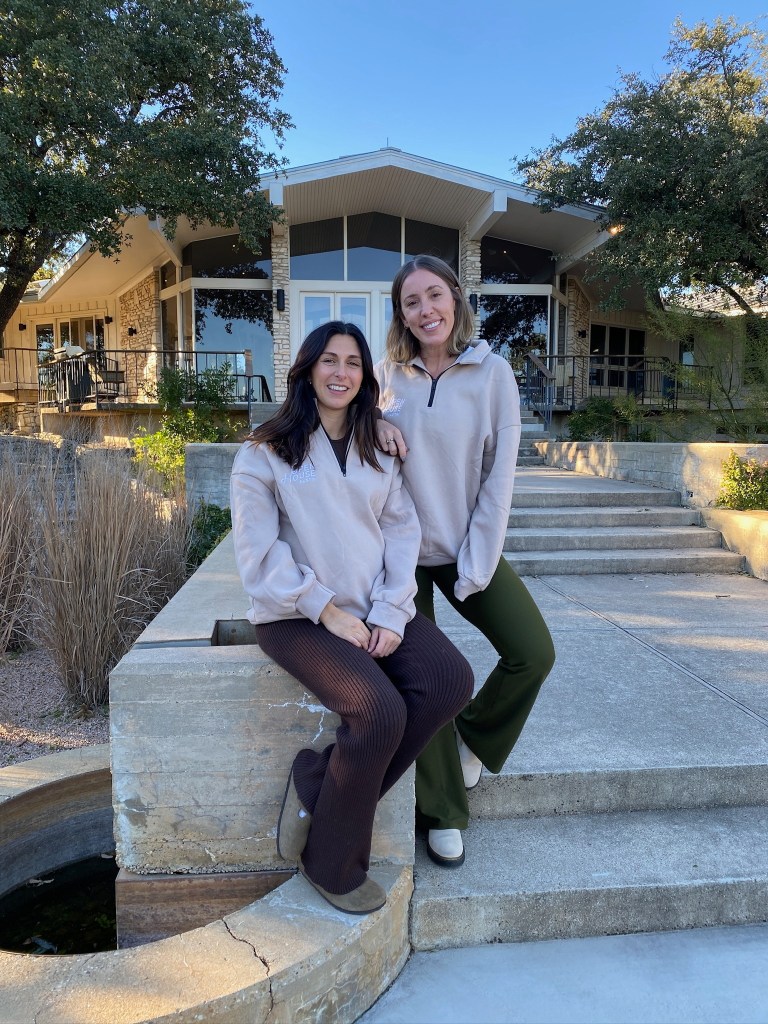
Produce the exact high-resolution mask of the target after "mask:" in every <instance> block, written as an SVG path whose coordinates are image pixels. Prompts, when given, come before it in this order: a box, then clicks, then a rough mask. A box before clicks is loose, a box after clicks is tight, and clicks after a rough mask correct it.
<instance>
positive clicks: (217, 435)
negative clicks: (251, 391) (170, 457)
mask: <svg viewBox="0 0 768 1024" xmlns="http://www.w3.org/2000/svg"><path fill="white" fill-rule="evenodd" d="M230 371H231V366H230V364H229V363H222V365H221V366H217V367H209V368H208V369H206V370H203V371H202V372H201V373H199V374H196V373H195V372H194V370H192V369H184V368H181V367H169V366H166V367H163V369H162V370H161V371H160V378H159V380H158V382H157V384H155V385H148V386H146V388H145V391H146V393H147V395H148V396H149V397H150V398H153V399H155V400H156V401H157V403H158V405H159V406H160V409H161V410H162V412H163V416H164V420H163V429H164V430H165V432H166V433H168V434H171V435H173V436H175V437H180V438H183V439H184V440H185V441H223V440H225V439H226V438H228V437H230V436H232V433H233V427H232V425H231V424H230V422H229V420H228V419H227V416H226V412H227V406H228V405H229V404H230V403H231V402H232V400H233V398H234V395H235V384H236V382H235V378H234V377H233V376H232V374H231V372H230ZM190 406H191V408H190Z"/></svg>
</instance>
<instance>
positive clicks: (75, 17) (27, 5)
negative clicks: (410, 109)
mask: <svg viewBox="0 0 768 1024" xmlns="http://www.w3.org/2000/svg"><path fill="white" fill-rule="evenodd" d="M0 67H2V85H3V87H2V89H1V90H0V266H1V267H4V268H5V271H6V272H5V276H4V280H3V283H2V289H1V290H0V330H2V329H3V328H4V327H5V325H6V324H7V322H8V319H9V317H10V315H11V314H12V312H13V310H14V309H15V307H16V305H17V303H18V301H19V300H20V298H21V296H22V295H23V293H24V289H25V288H26V286H27V284H28V282H29V281H30V279H31V278H32V276H33V275H34V274H35V273H36V272H37V271H38V270H39V268H40V267H42V266H43V264H44V263H45V262H46V261H47V260H50V259H55V258H56V257H57V256H58V255H61V254H62V253H64V252H65V251H66V248H67V245H68V243H69V241H70V240H71V239H72V238H74V237H78V236H79V237H82V238H84V239H85V240H86V241H87V242H90V243H91V245H92V247H93V248H94V249H96V250H98V251H99V252H100V253H101V254H102V255H104V256H113V255H115V254H117V253H118V252H119V251H120V249H121V248H122V246H123V245H124V244H125V243H126V242H127V241H130V239H128V238H126V236H125V234H124V223H125V211H130V210H138V209H143V210H146V211H147V212H148V214H149V215H150V216H155V217H157V218H159V222H160V225H161V227H162V229H163V231H164V232H165V233H166V235H168V237H172V236H173V234H174V232H175V229H176V224H177V222H178V219H179V218H180V217H182V216H186V217H188V218H189V219H190V221H191V222H192V223H193V224H196V223H198V222H200V221H204V220H207V221H210V222H211V223H214V224H217V225H221V226H223V227H232V226H233V225H234V224H237V225H238V226H239V228H240V230H241V234H242V237H243V240H244V242H245V243H246V244H249V245H254V246H255V245H257V243H258V239H259V237H260V236H261V235H262V234H263V233H264V232H265V230H267V229H268V227H269V223H270V221H271V219H272V209H271V207H270V205H269V203H268V202H267V201H266V200H265V198H264V196H263V194H262V192H261V190H260V189H259V188H258V184H259V172H260V171H263V170H266V169H269V170H278V169H279V168H280V167H281V166H282V165H283V163H284V161H283V160H282V159H280V158H278V157H277V156H276V155H275V154H273V153H271V152H269V151H268V150H267V149H266V148H265V146H264V145H263V143H262V141H261V138H260V133H261V132H264V131H266V132H267V133H269V137H271V138H274V139H275V140H276V141H277V144H278V146H279V145H282V140H283V137H284V133H285V130H286V129H287V128H289V127H290V126H291V123H290V120H289V118H288V116H287V115H286V114H285V113H283V112H282V111H281V110H279V109H278V108H277V106H276V103H277V100H278V98H279V95H280V91H281V89H282V82H283V75H284V73H285V68H284V67H283V64H282V62H281V61H280V58H279V57H278V55H277V53H276V52H275V49H274V46H273V40H272V36H271V35H270V33H269V32H268V31H267V30H266V28H265V27H264V24H263V22H262V20H261V18H259V17H258V16H256V15H254V14H252V13H251V12H250V8H249V4H248V3H247V2H245V0H111V2H106V0H78V2H77V3H76V4H72V3H69V2H67V0H14V3H13V4H10V5H9V4H5V5H3V7H2V8H0Z"/></svg>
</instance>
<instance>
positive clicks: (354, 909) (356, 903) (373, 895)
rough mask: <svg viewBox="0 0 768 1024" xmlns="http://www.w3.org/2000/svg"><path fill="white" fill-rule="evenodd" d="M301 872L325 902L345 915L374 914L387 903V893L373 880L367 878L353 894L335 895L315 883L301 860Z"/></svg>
mask: <svg viewBox="0 0 768 1024" xmlns="http://www.w3.org/2000/svg"><path fill="white" fill-rule="evenodd" d="M299 871H300V872H301V873H302V875H304V877H305V878H306V880H307V881H308V882H309V884H310V885H311V886H312V888H313V889H316V890H317V891H318V892H319V893H320V895H321V896H322V897H323V899H324V900H327V901H328V902H329V903H330V904H331V906H332V907H336V909H337V910H343V911H344V913H345V914H372V913H373V912H374V910H381V908H382V907H383V906H384V904H385V903H386V902H387V894H386V892H385V891H384V890H383V889H382V887H381V886H380V885H379V883H378V882H374V880H373V879H372V878H366V880H365V881H364V882H363V883H362V884H361V885H358V887H357V888H356V889H353V890H352V892H345V893H335V892H328V891H327V890H326V889H323V887H322V886H321V885H318V884H317V882H313V881H312V879H311V878H310V877H309V875H308V874H307V873H306V871H305V870H304V865H303V864H302V863H301V859H299Z"/></svg>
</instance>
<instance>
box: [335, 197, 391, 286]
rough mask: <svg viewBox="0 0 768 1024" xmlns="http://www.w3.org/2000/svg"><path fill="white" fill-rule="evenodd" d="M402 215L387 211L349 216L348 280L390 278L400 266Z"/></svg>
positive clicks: (383, 279) (387, 279)
mask: <svg viewBox="0 0 768 1024" xmlns="http://www.w3.org/2000/svg"><path fill="white" fill-rule="evenodd" d="M400 236H401V231H400V218H399V217H391V216H389V215H388V214H385V213H359V214H356V215H355V216H354V217H347V280H348V281H389V280H391V278H393V277H394V276H395V274H396V273H397V271H398V269H399V267H400V247H401V244H402V240H401V237H400Z"/></svg>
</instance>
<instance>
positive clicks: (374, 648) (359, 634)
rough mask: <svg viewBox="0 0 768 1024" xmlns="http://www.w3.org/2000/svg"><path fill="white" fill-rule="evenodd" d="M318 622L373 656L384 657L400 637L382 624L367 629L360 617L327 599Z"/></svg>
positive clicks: (396, 646)
mask: <svg viewBox="0 0 768 1024" xmlns="http://www.w3.org/2000/svg"><path fill="white" fill-rule="evenodd" d="M320 623H321V625H323V626H325V628H326V629H327V630H328V632H329V633H333V635H334V636H338V637H341V639H342V640H347V641H348V642H349V643H351V644H352V645H353V646H355V647H362V649H363V650H365V651H367V652H368V653H369V654H370V655H371V657H373V658H386V657H387V655H389V654H392V653H393V652H394V651H396V650H397V648H398V647H399V646H400V642H401V641H400V637H399V636H398V635H397V633H393V632H392V630H391V629H385V628H384V626H374V627H373V629H369V628H368V626H366V624H365V623H364V622H363V620H362V619H358V617H357V616H356V615H352V614H350V612H345V611H342V610H341V608H337V607H336V606H335V605H334V604H333V602H331V601H329V602H328V604H327V605H326V606H325V608H323V610H322V612H321V613H320Z"/></svg>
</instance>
